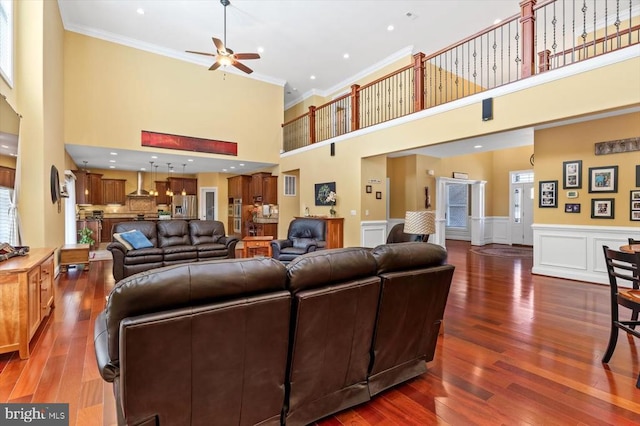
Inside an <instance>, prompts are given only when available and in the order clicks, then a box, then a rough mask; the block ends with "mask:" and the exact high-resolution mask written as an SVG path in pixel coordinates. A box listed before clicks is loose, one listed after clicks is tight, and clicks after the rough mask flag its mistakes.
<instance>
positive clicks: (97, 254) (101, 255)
mask: <svg viewBox="0 0 640 426" xmlns="http://www.w3.org/2000/svg"><path fill="white" fill-rule="evenodd" d="M112 259H113V257H112V256H111V252H110V251H109V250H96V251H92V252H89V261H90V262H95V261H99V260H112Z"/></svg>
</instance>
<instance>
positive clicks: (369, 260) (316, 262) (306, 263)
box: [287, 247, 376, 293]
mask: <svg viewBox="0 0 640 426" xmlns="http://www.w3.org/2000/svg"><path fill="white" fill-rule="evenodd" d="M287 275H288V277H289V289H290V290H291V291H292V292H294V293H295V292H298V291H300V290H304V289H310V288H315V287H319V286H326V285H330V284H332V283H338V282H345V281H351V280H355V279H358V278H362V277H370V276H373V275H376V261H375V259H374V257H373V256H372V255H371V253H370V250H368V249H365V248H359V247H350V248H342V249H334V250H322V251H316V252H311V253H307V254H305V255H303V256H299V257H297V258H295V259H294V260H293V261H292V262H291V263H289V265H287Z"/></svg>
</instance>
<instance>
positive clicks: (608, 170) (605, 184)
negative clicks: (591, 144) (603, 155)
mask: <svg viewBox="0 0 640 426" xmlns="http://www.w3.org/2000/svg"><path fill="white" fill-rule="evenodd" d="M589 192H591V193H594V192H618V166H607V167H589Z"/></svg>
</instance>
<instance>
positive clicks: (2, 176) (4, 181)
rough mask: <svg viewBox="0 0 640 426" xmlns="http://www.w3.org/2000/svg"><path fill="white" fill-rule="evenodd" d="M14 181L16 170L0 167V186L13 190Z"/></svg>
mask: <svg viewBox="0 0 640 426" xmlns="http://www.w3.org/2000/svg"><path fill="white" fill-rule="evenodd" d="M15 179H16V170H15V169H12V168H10V167H4V166H0V186H4V187H5V188H13V185H14V182H15Z"/></svg>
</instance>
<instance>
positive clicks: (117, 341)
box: [95, 243, 454, 426]
mask: <svg viewBox="0 0 640 426" xmlns="http://www.w3.org/2000/svg"><path fill="white" fill-rule="evenodd" d="M453 270H454V267H453V266H452V265H448V264H446V251H445V250H444V249H442V248H441V247H439V246H437V245H433V244H427V243H400V244H389V245H382V246H378V247H376V248H375V249H372V250H370V249H365V248H346V249H332V250H323V251H318V252H313V253H309V254H305V255H303V256H300V257H298V258H296V259H294V260H293V261H292V262H291V263H290V264H288V265H287V266H285V265H283V264H282V263H281V262H279V261H278V260H275V259H272V258H252V259H229V260H219V261H212V262H198V263H190V264H184V265H177V266H169V267H164V268H160V269H155V270H152V271H147V272H144V273H140V274H136V275H134V276H131V277H128V278H126V279H124V280H122V281H120V282H118V283H117V284H116V286H115V288H114V289H113V291H112V292H111V294H110V296H109V298H108V300H107V305H106V309H105V310H104V311H103V312H102V313H101V314H100V316H99V317H98V318H97V319H96V322H95V349H96V357H97V361H98V367H99V370H100V374H101V375H102V377H103V378H104V379H105V380H106V381H108V382H113V385H114V393H115V395H116V402H117V407H118V415H119V423H120V424H128V425H145V426H148V425H161V426H164V425H284V424H286V425H305V424H308V423H311V422H313V421H315V420H318V419H320V418H322V417H325V416H327V415H330V414H332V413H335V412H337V411H340V410H343V409H346V408H348V407H351V406H354V405H357V404H360V403H363V402H366V401H368V400H369V399H371V397H372V396H374V395H376V394H378V393H379V392H381V391H383V390H384V389H387V388H389V387H392V386H394V385H396V384H398V383H402V382H404V381H406V380H408V379H410V378H413V377H416V376H418V375H420V374H422V373H423V372H425V371H426V363H425V362H426V361H430V360H432V359H433V356H434V353H435V348H436V342H437V338H438V330H439V326H440V322H441V320H442V318H443V314H444V309H445V305H446V301H447V296H448V293H449V287H450V285H451V279H452V276H453Z"/></svg>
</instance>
